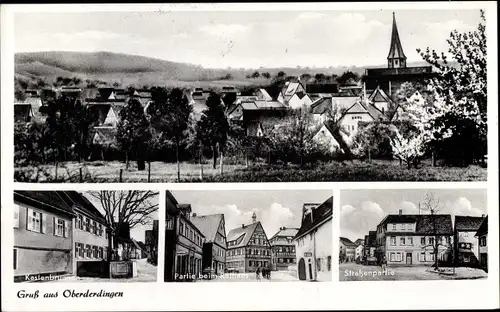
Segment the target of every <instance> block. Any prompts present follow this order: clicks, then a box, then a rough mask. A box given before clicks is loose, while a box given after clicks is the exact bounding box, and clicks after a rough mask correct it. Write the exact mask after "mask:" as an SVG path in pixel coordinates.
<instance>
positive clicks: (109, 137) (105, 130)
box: [93, 126, 116, 145]
mask: <svg viewBox="0 0 500 312" xmlns="http://www.w3.org/2000/svg"><path fill="white" fill-rule="evenodd" d="M94 131H95V134H94V138H93V141H94V143H95V144H100V145H105V144H106V145H107V144H112V143H114V141H115V134H116V129H115V128H114V127H109V126H102V127H94Z"/></svg>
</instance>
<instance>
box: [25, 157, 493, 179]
mask: <svg viewBox="0 0 500 312" xmlns="http://www.w3.org/2000/svg"><path fill="white" fill-rule="evenodd" d="M80 168H81V170H80ZM15 170H16V177H15V180H16V181H18V182H56V181H57V182H74V183H78V182H124V183H128V182H148V166H147V164H146V170H143V171H139V170H137V164H136V162H130V166H129V168H128V169H126V168H125V163H122V162H118V161H110V162H102V161H96V162H82V163H78V162H66V163H61V164H59V165H58V168H57V179H56V167H55V165H53V164H52V165H40V166H38V167H33V166H27V167H22V168H16V169H15ZM80 171H81V176H80ZM120 171H121V179H120ZM37 176H38V178H37ZM486 180H487V169H486V168H482V167H479V166H469V167H465V168H459V167H431V166H429V165H428V164H425V163H424V164H423V165H422V166H421V167H420V168H417V169H415V168H412V169H407V168H406V167H405V166H400V164H399V162H396V161H382V160H377V161H373V162H364V161H358V160H354V161H344V162H337V161H331V162H322V163H318V164H315V165H308V166H305V167H304V168H302V169H301V168H300V167H299V166H297V165H267V164H262V163H252V164H251V165H250V166H249V167H248V168H246V167H245V165H244V164H227V165H226V164H225V165H224V172H223V175H220V169H219V167H218V166H217V169H213V168H212V165H211V163H207V164H204V165H203V180H201V178H200V165H199V164H193V163H181V182H331V181H333V182H335V181H486ZM149 181H150V182H177V165H176V164H175V163H164V162H158V161H155V162H151V175H150V180H149Z"/></svg>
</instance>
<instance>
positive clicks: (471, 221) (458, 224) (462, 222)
mask: <svg viewBox="0 0 500 312" xmlns="http://www.w3.org/2000/svg"><path fill="white" fill-rule="evenodd" d="M483 219H484V218H483V217H470V216H455V230H457V231H469V232H474V231H477V230H479V227H480V226H481V223H483Z"/></svg>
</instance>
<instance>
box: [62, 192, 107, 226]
mask: <svg viewBox="0 0 500 312" xmlns="http://www.w3.org/2000/svg"><path fill="white" fill-rule="evenodd" d="M60 195H61V197H62V198H63V199H64V200H65V201H66V202H67V203H68V205H70V206H73V205H75V206H76V207H77V208H79V209H81V210H83V211H85V212H86V213H87V214H88V215H90V216H91V217H93V218H94V219H95V220H96V221H99V222H101V223H105V222H106V219H105V218H104V216H103V214H102V213H101V212H100V211H99V209H97V207H96V206H94V204H92V203H91V202H90V200H88V198H87V197H85V196H84V195H83V194H82V193H79V192H77V191H60Z"/></svg>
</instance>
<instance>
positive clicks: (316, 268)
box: [293, 196, 333, 281]
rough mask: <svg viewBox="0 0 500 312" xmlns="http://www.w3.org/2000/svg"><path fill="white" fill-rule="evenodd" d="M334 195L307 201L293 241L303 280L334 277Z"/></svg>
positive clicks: (326, 279) (321, 279) (320, 279)
mask: <svg viewBox="0 0 500 312" xmlns="http://www.w3.org/2000/svg"><path fill="white" fill-rule="evenodd" d="M332 219H333V196H332V197H330V198H328V199H327V200H326V201H324V202H323V203H321V204H304V205H303V208H302V221H301V225H300V228H299V231H298V232H297V234H296V235H295V237H294V239H293V241H294V243H295V251H296V257H297V260H296V262H297V271H298V277H299V280H307V281H331V279H332V272H331V270H332V244H333V240H332V230H333V228H332V226H333V224H332V223H333V222H332Z"/></svg>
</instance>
